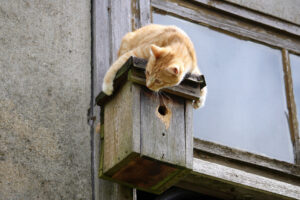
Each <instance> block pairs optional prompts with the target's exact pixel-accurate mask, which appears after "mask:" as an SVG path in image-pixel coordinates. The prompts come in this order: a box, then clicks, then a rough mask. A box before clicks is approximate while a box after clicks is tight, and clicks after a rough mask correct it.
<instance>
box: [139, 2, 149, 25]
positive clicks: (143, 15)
mask: <svg viewBox="0 0 300 200" xmlns="http://www.w3.org/2000/svg"><path fill="white" fill-rule="evenodd" d="M139 8H140V10H139V12H140V25H141V27H142V26H146V25H148V24H150V23H151V3H150V1H149V0H139Z"/></svg>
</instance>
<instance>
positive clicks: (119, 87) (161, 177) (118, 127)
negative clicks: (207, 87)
mask: <svg viewBox="0 0 300 200" xmlns="http://www.w3.org/2000/svg"><path fill="white" fill-rule="evenodd" d="M146 63H147V61H145V60H143V59H138V58H134V57H131V58H130V59H129V60H128V61H127V62H126V63H125V64H124V65H123V67H122V68H121V69H120V70H119V72H118V73H117V75H116V78H115V80H114V88H115V91H114V94H113V95H112V96H106V95H105V94H104V93H103V92H101V93H100V94H99V95H98V96H97V98H96V102H97V104H98V105H99V106H101V156H100V177H101V178H104V179H109V180H112V181H115V182H118V183H121V184H126V185H129V186H132V187H136V188H138V189H141V190H144V191H148V192H152V193H157V194H159V193H162V192H163V191H165V190H166V189H167V188H169V187H171V186H172V185H174V184H175V183H176V182H177V181H178V180H179V179H180V178H182V177H183V176H184V175H186V174H187V173H188V172H189V171H190V170H191V169H192V164H193V133H192V130H193V128H192V124H193V123H192V109H193V108H192V101H193V100H197V99H199V96H200V87H201V84H205V81H204V77H203V76H200V77H190V76H187V77H186V78H185V79H184V80H183V81H182V83H181V84H180V85H178V86H175V87H171V88H166V89H164V90H162V91H163V92H161V93H160V94H157V93H155V92H152V91H150V90H149V89H148V88H146V87H145V82H146V79H145V67H146Z"/></svg>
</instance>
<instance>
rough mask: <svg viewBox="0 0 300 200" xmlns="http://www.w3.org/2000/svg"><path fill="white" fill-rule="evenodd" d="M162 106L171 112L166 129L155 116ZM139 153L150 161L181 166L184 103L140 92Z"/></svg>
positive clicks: (182, 156)
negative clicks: (154, 160) (149, 158)
mask: <svg viewBox="0 0 300 200" xmlns="http://www.w3.org/2000/svg"><path fill="white" fill-rule="evenodd" d="M161 104H165V105H166V107H167V108H168V109H170V111H168V112H172V113H171V119H170V122H169V123H170V126H169V128H167V127H166V125H165V123H164V122H163V121H161V119H160V118H159V115H158V114H157V112H156V111H157V109H158V107H159V106H160V105H161ZM141 154H142V155H143V156H149V157H151V158H154V159H157V160H161V161H164V162H169V163H171V164H175V165H178V166H183V167H184V166H185V125H184V100H183V99H179V98H175V97H162V98H161V99H160V97H158V96H156V95H155V93H152V92H150V91H149V90H142V91H141Z"/></svg>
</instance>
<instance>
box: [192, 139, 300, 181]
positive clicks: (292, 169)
mask: <svg viewBox="0 0 300 200" xmlns="http://www.w3.org/2000/svg"><path fill="white" fill-rule="evenodd" d="M194 151H195V152H194V157H195V158H204V157H205V158H207V159H210V160H215V161H216V162H219V163H220V162H225V161H227V162H230V163H237V164H238V165H239V166H241V167H243V165H246V166H249V167H253V168H255V167H256V166H259V168H261V169H264V170H265V171H270V172H271V173H274V174H278V173H281V174H284V176H286V177H289V176H290V177H294V178H296V179H297V178H300V167H299V166H297V165H294V164H291V163H287V162H283V161H279V160H275V159H271V158H268V157H264V156H261V155H257V154H253V153H249V152H246V151H242V150H239V149H234V148H231V147H226V146H223V145H220V144H216V143H213V142H208V141H203V140H200V139H197V138H195V139H194ZM242 164H243V165H242Z"/></svg>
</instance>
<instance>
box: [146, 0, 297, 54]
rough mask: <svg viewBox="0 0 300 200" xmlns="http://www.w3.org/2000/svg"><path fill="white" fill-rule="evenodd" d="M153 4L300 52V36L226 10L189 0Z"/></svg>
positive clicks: (163, 10)
mask: <svg viewBox="0 0 300 200" xmlns="http://www.w3.org/2000/svg"><path fill="white" fill-rule="evenodd" d="M151 5H152V6H153V7H154V9H156V10H157V12H161V13H168V14H170V15H174V16H179V17H181V18H184V19H186V20H188V21H192V22H196V23H199V24H202V25H205V26H209V27H210V28H214V29H218V30H219V31H223V32H226V33H230V34H234V35H235V36H236V37H239V38H243V39H251V40H254V41H257V42H261V43H264V44H267V45H270V46H274V47H279V48H286V49H288V50H291V51H293V52H296V53H300V40H299V36H296V35H288V34H282V33H280V32H279V31H277V30H274V29H270V28H268V27H264V26H259V25H257V24H253V23H249V22H248V21H245V20H243V19H240V18H237V17H235V16H232V15H228V14H226V13H224V12H216V11H214V10H212V9H209V8H207V7H206V6H193V5H192V4H190V3H189V2H187V1H178V0H169V1H166V0H152V1H151Z"/></svg>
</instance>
